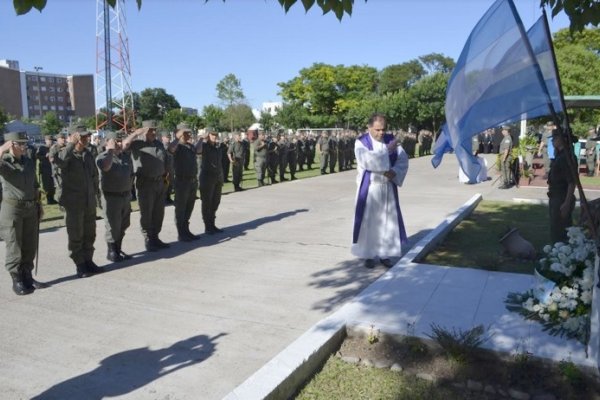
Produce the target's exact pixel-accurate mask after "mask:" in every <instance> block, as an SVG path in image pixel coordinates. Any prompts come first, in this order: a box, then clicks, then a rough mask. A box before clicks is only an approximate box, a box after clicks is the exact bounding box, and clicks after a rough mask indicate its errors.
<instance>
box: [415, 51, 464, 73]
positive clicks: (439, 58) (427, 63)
mask: <svg viewBox="0 0 600 400" xmlns="http://www.w3.org/2000/svg"><path fill="white" fill-rule="evenodd" d="M419 61H420V62H421V64H422V65H423V67H424V68H425V70H426V71H427V73H428V74H434V73H436V72H442V73H449V72H452V70H453V69H454V66H455V65H456V63H455V62H454V59H453V58H452V57H446V56H445V55H443V54H440V53H431V54H426V55H424V56H421V57H419Z"/></svg>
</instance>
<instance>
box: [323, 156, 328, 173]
mask: <svg viewBox="0 0 600 400" xmlns="http://www.w3.org/2000/svg"><path fill="white" fill-rule="evenodd" d="M328 166H329V153H321V173H322V174H324V173H325V172H326V171H327V167H328Z"/></svg>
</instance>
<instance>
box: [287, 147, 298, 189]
mask: <svg viewBox="0 0 600 400" xmlns="http://www.w3.org/2000/svg"><path fill="white" fill-rule="evenodd" d="M287 149H288V151H287V162H288V167H289V169H290V180H292V181H294V180H296V164H297V163H298V142H297V139H296V137H295V136H294V137H292V140H291V141H289V140H287Z"/></svg>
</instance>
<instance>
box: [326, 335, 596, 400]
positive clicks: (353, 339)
mask: <svg viewBox="0 0 600 400" xmlns="http://www.w3.org/2000/svg"><path fill="white" fill-rule="evenodd" d="M372 339H373V338H371V340H372ZM336 355H337V356H338V357H341V358H342V359H345V360H351V362H352V361H354V362H356V361H357V360H358V359H360V363H361V364H363V365H365V364H366V365H377V366H380V367H382V366H384V365H385V366H386V367H389V366H392V365H395V368H393V369H398V367H401V373H402V374H407V375H409V376H418V377H421V378H423V379H427V380H430V381H432V382H434V383H435V384H436V385H439V386H443V387H446V388H449V389H452V390H453V391H454V392H455V393H457V394H459V395H460V397H461V398H465V399H506V398H524V399H536V398H542V399H577V400H585V399H600V383H599V381H598V379H597V378H596V377H595V375H594V373H593V371H591V370H584V369H581V368H577V367H576V366H575V365H574V364H573V363H570V362H568V361H564V362H561V363H554V362H549V361H547V360H541V359H537V358H534V357H532V356H531V355H529V354H522V353H521V354H515V355H500V354H498V353H494V352H491V351H487V350H482V349H477V350H475V351H473V352H470V353H469V354H467V355H466V356H465V358H464V360H462V361H456V360H454V359H451V358H449V357H448V356H447V355H446V353H445V352H444V351H443V350H442V349H441V348H440V347H439V346H437V345H436V344H435V342H433V341H428V340H427V341H426V340H421V339H418V338H414V337H404V338H394V339H392V338H387V337H382V338H379V340H378V341H377V342H376V343H369V339H368V337H365V336H349V337H347V338H346V340H345V341H344V342H343V343H342V345H341V347H340V349H339V351H338V353H337V354H336ZM527 395H528V396H527ZM519 396H522V397H519Z"/></svg>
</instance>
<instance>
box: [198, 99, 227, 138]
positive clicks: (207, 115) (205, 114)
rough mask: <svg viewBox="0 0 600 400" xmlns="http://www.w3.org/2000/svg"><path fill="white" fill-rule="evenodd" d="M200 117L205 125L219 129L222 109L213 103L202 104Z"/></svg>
mask: <svg viewBox="0 0 600 400" xmlns="http://www.w3.org/2000/svg"><path fill="white" fill-rule="evenodd" d="M202 118H204V122H205V123H206V126H210V127H212V128H214V129H216V130H218V131H220V130H221V128H222V127H221V120H222V119H223V109H222V108H221V107H219V106H215V105H214V104H209V105H207V106H204V108H203V109H202Z"/></svg>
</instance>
